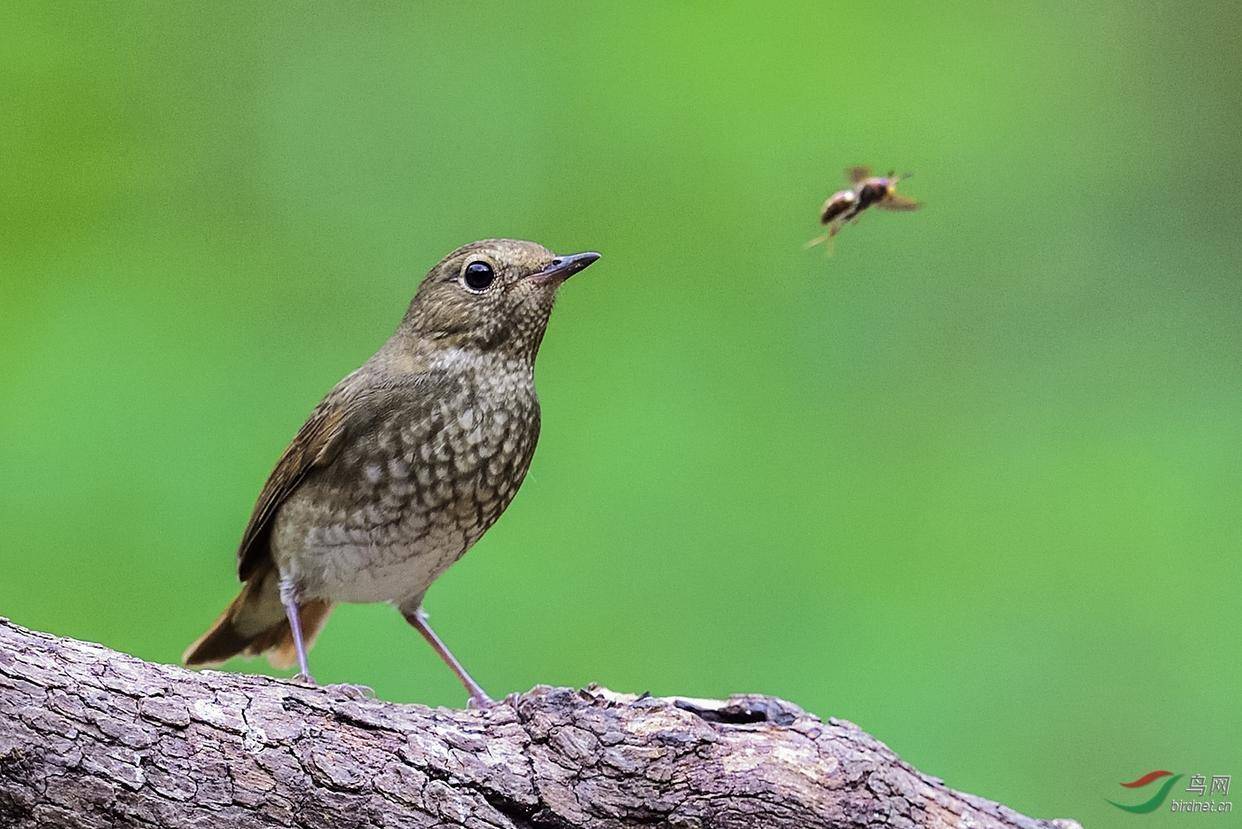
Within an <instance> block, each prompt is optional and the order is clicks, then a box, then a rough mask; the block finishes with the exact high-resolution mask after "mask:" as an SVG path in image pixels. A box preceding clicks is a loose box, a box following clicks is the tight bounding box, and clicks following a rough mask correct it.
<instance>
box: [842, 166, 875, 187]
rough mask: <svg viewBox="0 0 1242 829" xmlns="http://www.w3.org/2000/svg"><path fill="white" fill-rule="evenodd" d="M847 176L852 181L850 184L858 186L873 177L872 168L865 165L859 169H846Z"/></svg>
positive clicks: (858, 167)
mask: <svg viewBox="0 0 1242 829" xmlns="http://www.w3.org/2000/svg"><path fill="white" fill-rule="evenodd" d="M845 176H846V178H848V179H849V180H850V184H857V183H858V182H860V181H862V180H863V179H865V178H870V177H871V168H870V167H866V166H863V165H858V166H857V167H846V168H845Z"/></svg>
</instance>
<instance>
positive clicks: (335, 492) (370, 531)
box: [273, 371, 539, 602]
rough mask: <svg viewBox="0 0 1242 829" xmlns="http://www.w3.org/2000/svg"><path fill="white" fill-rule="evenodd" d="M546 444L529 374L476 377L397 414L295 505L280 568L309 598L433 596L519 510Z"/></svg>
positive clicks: (375, 427)
mask: <svg viewBox="0 0 1242 829" xmlns="http://www.w3.org/2000/svg"><path fill="white" fill-rule="evenodd" d="M538 435H539V404H538V400H537V398H536V396H535V391H534V385H533V382H532V381H531V379H530V372H529V371H527V372H525V373H524V374H523V373H521V372H492V373H484V374H482V375H480V374H479V373H473V374H464V375H463V376H461V377H459V378H456V380H455V382H451V383H447V384H445V385H444V387H443V388H441V389H439V390H438V392H437V393H436V394H434V395H432V396H431V397H430V398H427V397H424V398H419V399H413V400H411V401H410V402H409V405H404V406H401V405H399V406H396V407H393V408H392V409H391V410H389V411H387V412H385V413H384V414H383V415H382V416H381V417H378V418H376V420H375V421H374V423H373V424H372V427H371V428H370V429H369V430H368V431H367V432H366V433H365V434H363V435H360V436H358V439H356V440H353V441H351V442H350V444H349V445H348V446H347V447H346V448H345V449H344V450H343V451H342V453H341V456H340V457H338V458H337V459H336V460H335V461H334V462H333V464H332V468H331V469H330V470H329V473H330V474H322V475H318V476H315V477H313V478H312V479H310V480H308V481H307V482H306V484H305V485H304V486H303V487H302V488H301V489H299V491H298V493H297V495H296V496H295V497H294V498H291V499H290V501H289V502H287V503H286V504H285V506H284V508H282V511H281V515H280V516H279V518H278V526H277V530H278V532H277V537H276V538H274V539H273V540H274V543H275V544H277V545H278V546H281V547H284V548H285V549H284V550H275V551H274V552H277V561H278V562H279V561H280V560H281V559H282V558H284V559H286V560H287V561H288V562H289V564H290V566H291V567H292V568H293V569H295V570H297V571H298V572H297V575H296V578H297V579H298V580H299V581H300V582H301V583H302V584H303V592H304V593H305V594H306V595H321V596H323V597H325V598H330V599H334V600H337V601H356V602H368V601H398V600H401V599H405V598H408V597H412V596H416V595H421V594H422V592H423V591H425V590H426V589H427V587H428V586H429V585H430V584H431V582H432V581H433V580H434V579H435V578H436V577H437V576H438V575H439V574H440V573H442V572H443V571H444V570H445V569H446V568H447V567H448V566H449V565H451V564H452V563H453V562H454V561H456V560H457V559H458V558H460V557H461V555H462V554H464V553H465V552H466V550H468V549H469V548H470V547H471V546H472V545H473V544H474V543H475V542H476V541H477V540H478V539H479V537H480V536H482V535H483V533H484V532H486V531H487V529H488V528H489V527H491V525H492V524H493V523H495V521H496V519H497V518H499V517H500V515H501V513H502V512H504V510H505V508H506V507H508V505H509V503H510V502H511V501H512V500H513V497H514V495H516V494H517V490H518V487H519V486H520V485H521V483H522V480H523V479H524V478H525V476H526V471H527V469H528V468H529V466H530V461H531V458H532V456H533V454H534V450H535V443H536V441H537V439H538ZM286 514H287V515H286ZM282 553H283V555H282Z"/></svg>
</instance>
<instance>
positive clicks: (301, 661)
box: [280, 577, 315, 685]
mask: <svg viewBox="0 0 1242 829" xmlns="http://www.w3.org/2000/svg"><path fill="white" fill-rule="evenodd" d="M280 603H281V604H283V605H284V606H285V616H286V617H288V619H289V630H291V631H292V632H293V649H294V650H295V651H297V654H298V675H297V676H295V677H294V678H293V681H294V682H301V683H304V684H306V685H314V684H315V678H314V677H313V676H311V672H310V666H309V665H307V663H306V643H305V642H303V641H302V617H301V616H300V615H299V614H298V600H297V596H296V593H295V591H294V588H293V582H291V581H290V580H289V579H287V578H284V577H282V578H281V579H280Z"/></svg>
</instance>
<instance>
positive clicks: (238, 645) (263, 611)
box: [181, 564, 332, 668]
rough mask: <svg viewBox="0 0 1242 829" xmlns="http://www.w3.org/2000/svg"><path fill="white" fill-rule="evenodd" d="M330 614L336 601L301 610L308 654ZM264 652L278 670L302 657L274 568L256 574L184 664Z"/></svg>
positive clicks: (185, 656)
mask: <svg viewBox="0 0 1242 829" xmlns="http://www.w3.org/2000/svg"><path fill="white" fill-rule="evenodd" d="M331 611H332V603H331V602H327V601H310V602H306V603H304V604H302V605H301V606H300V608H299V611H298V615H299V617H300V619H301V622H302V637H303V641H304V642H305V644H306V648H307V650H310V646H311V645H312V644H313V643H314V641H315V636H316V635H317V634H318V633H319V629H320V628H321V627H323V623H324V622H325V621H327V618H328V614H329V613H330V612H331ZM262 653H266V654H267V660H268V661H269V662H271V663H272V666H273V667H276V668H289V667H291V666H292V665H293V664H294V662H295V660H296V659H297V651H296V649H295V647H294V644H293V632H292V631H291V630H290V629H289V620H288V618H287V617H286V616H285V608H284V605H282V604H281V603H280V577H279V575H278V574H277V573H276V568H275V567H273V566H272V565H270V564H268V565H267V566H265V567H261V568H260V569H259V570H257V571H256V572H255V573H253V574H251V576H250V578H249V579H248V580H247V581H246V584H245V586H243V587H242V590H241V593H239V594H238V596H237V598H236V599H234V600H233V602H232V604H230V605H229V606H228V607H227V608H225V610H224V612H223V613H221V614H220V618H219V619H216V621H215V624H213V625H212V626H211V628H210V629H209V630H208V631H207V632H206V633H204V634H203V635H202V636H200V637H199V638H198V639H197V640H196V641H195V642H194V644H192V645H190V647H188V648H186V651H185V653H184V654H182V656H181V661H183V662H184V663H185V664H187V665H214V664H217V663H219V662H223V661H224V660H226V659H228V658H229V657H231V656H236V655H237V654H242V655H244V656H258V655H259V654H262Z"/></svg>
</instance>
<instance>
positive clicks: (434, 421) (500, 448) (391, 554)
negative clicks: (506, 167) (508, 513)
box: [183, 239, 599, 705]
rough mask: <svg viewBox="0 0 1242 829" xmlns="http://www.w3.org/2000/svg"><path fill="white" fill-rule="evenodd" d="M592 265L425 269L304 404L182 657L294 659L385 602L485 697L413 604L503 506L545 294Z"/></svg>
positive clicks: (526, 261) (473, 255) (475, 694)
mask: <svg viewBox="0 0 1242 829" xmlns="http://www.w3.org/2000/svg"><path fill="white" fill-rule="evenodd" d="M598 258H599V254H598V253H578V254H574V255H572V256H558V255H556V254H554V253H552V252H551V251H549V250H548V249H547V248H545V247H543V246H542V245H537V244H535V243H533V242H521V241H515V240H512V239H488V240H484V241H481V242H474V243H472V244H469V245H464V246H463V247H460V248H458V249H457V250H455V251H453V252H452V253H450V254H449V255H448V256H446V257H444V259H442V260H440V262H439V263H438V264H437V265H436V266H435V267H434V268H432V269H431V271H430V272H429V273H428V274H427V277H426V279H424V280H423V282H422V284H421V285H420V286H419V288H418V291H417V293H416V294H415V295H414V299H413V300H412V301H411V302H410V307H409V310H408V311H407V312H406V314H405V318H404V319H402V321H401V324H400V325H399V326H398V327H397V330H396V333H394V334H393V335H392V337H390V338H389V339H388V341H387V342H386V343H384V345H383V346H382V347H381V348H380V350H379V351H377V352H376V353H375V355H374V356H372V357H371V359H369V360H367V361H366V362H365V363H364V364H363V365H362V367H361V368H359V369H358V370H357V371H355V372H353V373H352V374H350V375H349V376H347V377H346V378H345V379H344V380H342V381H341V382H340V383H338V384H337V385H336V387H335V388H333V389H332V391H330V392H328V394H327V396H326V397H324V399H323V400H322V401H321V402H320V403H319V405H318V406H316V407H315V410H314V411H313V412H311V415H310V418H309V419H307V421H306V423H305V424H304V425H303V426H302V428H301V430H300V431H299V432H298V434H297V435H296V436H295V437H294V438H293V442H292V443H290V444H289V447H288V448H287V449H285V452H284V455H282V456H281V458H280V460H279V462H277V464H276V468H275V470H273V472H272V474H271V476H270V477H269V478H268V480H267V483H266V484H265V485H264V487H263V491H262V492H261V493H260V494H259V500H258V503H256V504H255V507H254V512H253V513H252V514H251V516H250V523H249V524H248V525H247V526H246V531H245V533H244V534H243V535H242V540H241V546H240V547H239V549H238V552H237V555H238V562H239V564H238V575H239V576H240V577H241V580H242V581H243V582H244V583H245V584H244V586H243V587H242V590H241V594H240V595H238V597H237V598H236V599H234V600H233V603H232V604H230V605H229V607H228V609H226V610H225V611H224V613H223V614H222V615H221V616H220V618H219V619H217V620H216V623H215V624H214V625H212V627H211V629H210V630H208V631H207V633H205V634H203V636H202V637H201V638H200V639H199V640H198V641H197V642H195V643H194V644H193V645H191V646H190V647H189V649H188V650H187V651H186V653H185V656H184V657H183V658H184V660H185V662H186V664H188V665H202V664H209V663H216V662H222V661H224V660H225V659H228V658H229V657H231V656H234V655H235V654H239V653H240V654H245V655H248V656H254V655H258V654H261V653H266V654H267V655H268V659H269V660H270V661H271V663H272V664H273V665H275V666H276V667H281V668H285V667H289V666H291V665H292V664H293V663H294V661H295V660H296V662H297V665H298V668H299V674H298V677H299V678H300V679H301V680H302V681H306V682H313V681H314V680H313V679H312V678H311V675H310V668H309V667H308V665H307V660H306V651H307V650H308V649H309V647H310V645H311V644H312V642H313V641H314V639H315V636H316V634H317V633H318V632H319V629H320V628H321V627H322V626H323V623H324V620H325V619H327V617H328V613H329V611H330V610H331V609H332V605H333V604H334V603H336V602H391V603H393V604H394V605H396V607H397V608H398V609H399V610H400V611H401V613H402V615H404V616H405V618H406V620H407V621H409V623H410V624H411V625H413V626H414V627H415V629H417V630H418V632H419V633H421V634H422V635H423V637H424V638H425V639H426V640H427V641H428V642H429V643H430V644H431V646H432V648H434V649H435V651H436V653H438V654H439V655H440V657H441V658H442V659H443V660H444V661H445V662H446V663H447V664H448V666H449V668H451V669H452V670H453V672H454V673H455V674H457V677H458V679H460V680H461V682H462V684H463V685H465V687H466V690H467V691H468V692H469V693H470V699H471V702H472V703H473V704H476V705H480V704H486V703H489V702H490V701H491V700H490V699H489V697H488V696H487V695H486V694H485V693H484V692H483V689H482V688H480V687H479V685H478V683H476V682H475V681H474V680H473V679H472V678H471V677H470V674H468V673H467V672H466V670H465V669H464V668H463V667H462V666H461V663H459V662H458V661H457V659H456V658H454V656H453V655H452V653H450V652H449V650H448V648H447V647H445V645H444V643H443V642H441V641H440V638H439V637H438V636H436V634H435V632H434V631H433V630H432V629H431V628H430V627H429V626H428V624H427V619H426V616H425V614H424V613H423V612H422V602H423V595H424V594H425V593H426V591H427V588H428V587H429V586H430V585H431V583H432V582H433V581H434V580H435V579H436V577H437V576H439V575H440V574H441V573H443V572H444V571H445V569H447V568H448V567H449V565H451V564H452V563H453V562H455V561H457V559H459V558H461V556H462V555H463V554H464V553H465V552H466V551H467V550H469V549H470V547H471V546H472V545H473V544H474V543H475V542H476V541H478V540H479V537H480V536H482V535H483V533H484V532H486V531H487V529H488V528H489V527H491V526H492V524H493V523H495V521H496V519H497V518H499V517H500V514H501V513H502V512H504V510H505V508H506V507H507V506H508V505H509V502H510V501H512V500H513V496H514V494H516V492H517V489H518V487H519V486H520V485H521V483H522V479H523V478H524V477H525V475H526V470H527V468H528V467H529V465H530V460H531V456H532V455H533V454H534V451H535V442H536V440H537V439H538V437H539V401H538V399H537V398H536V396H535V383H534V363H535V355H536V354H537V353H538V351H539V345H540V343H541V342H542V340H543V335H544V331H545V330H546V328H547V324H548V316H549V315H550V314H551V312H552V304H553V301H554V299H555V298H556V292H557V289H558V288H559V287H560V285H561V283H563V282H564V281H565V280H566V279H567V278H569V277H570V276H572V275H573V274H575V273H577V272H578V271H580V270H582V269H583V268H585V267H587V266H588V265H590V264H591V263H592V262H594V261H595V260H597V259H598Z"/></svg>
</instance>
